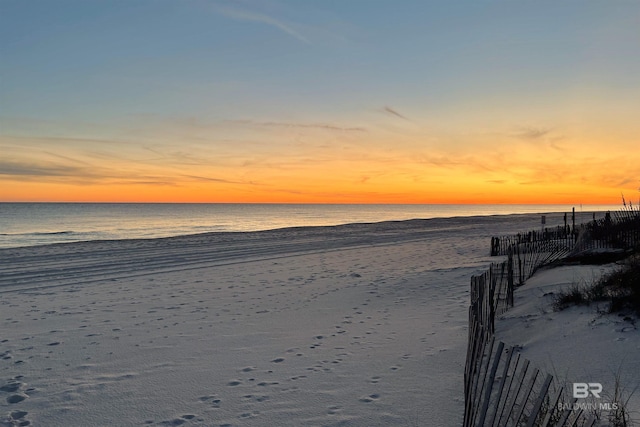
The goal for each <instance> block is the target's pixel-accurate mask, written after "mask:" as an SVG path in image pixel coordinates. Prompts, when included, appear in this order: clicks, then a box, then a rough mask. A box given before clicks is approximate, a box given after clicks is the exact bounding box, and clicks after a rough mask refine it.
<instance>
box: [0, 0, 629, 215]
mask: <svg viewBox="0 0 640 427" xmlns="http://www.w3.org/2000/svg"><path fill="white" fill-rule="evenodd" d="M639 142H640V0H561V1H559V0H455V1H451V0H442V1H433V0H416V1H413V0H398V1H381V0H322V1H321V0H306V1H301V0H260V1H258V0H73V1H71V0H55V1H53V0H40V1H39V0H0V201H5V202H8V201H70V202H71V201H96V202H225V203H235V202H257V203H261V202H273V203H562V204H571V203H575V204H577V203H587V204H588V203H590V204H600V203H601V204H615V203H619V202H620V201H621V194H624V195H625V196H626V197H627V200H635V198H636V197H638V196H639V195H640V193H639V191H640V149H638V146H639V145H638V143H639Z"/></svg>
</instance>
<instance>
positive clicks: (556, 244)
mask: <svg viewBox="0 0 640 427" xmlns="http://www.w3.org/2000/svg"><path fill="white" fill-rule="evenodd" d="M632 213H633V212H632ZM576 230H578V232H576ZM594 242H595V243H594ZM639 244H640V213H639V214H632V215H629V214H628V212H627V214H625V215H621V216H617V215H616V216H615V218H614V219H612V218H611V217H610V216H609V215H607V217H605V218H604V219H602V220H600V221H596V220H594V221H593V222H592V223H589V224H587V225H583V226H580V227H579V228H576V227H575V226H574V227H573V229H572V230H569V229H568V227H566V226H565V227H558V228H557V229H554V230H545V231H544V232H529V233H524V234H518V235H515V236H508V237H506V238H505V237H503V238H495V237H494V238H492V239H491V254H492V255H497V254H505V255H507V260H506V261H504V262H502V263H493V264H491V265H490V267H489V269H488V270H487V271H486V272H484V273H482V274H480V275H476V276H473V277H471V289H470V296H471V305H470V307H469V341H468V348H467V360H466V364H465V372H464V392H465V410H464V424H463V426H464V427H484V426H488V427H503V426H526V427H548V426H558V427H564V426H581V427H587V426H594V425H595V424H596V422H597V417H596V416H595V415H594V414H592V413H587V412H583V410H582V409H580V407H575V406H574V405H573V404H574V402H575V399H570V398H569V396H568V394H567V393H566V391H565V389H564V387H563V386H562V385H561V384H559V383H558V382H557V381H554V378H553V377H552V376H551V375H549V374H545V373H542V372H540V371H539V370H538V369H536V368H532V367H531V363H530V362H529V361H528V360H526V359H525V358H523V357H521V355H520V354H519V353H518V352H517V348H514V347H508V346H506V345H505V344H504V343H503V342H499V343H497V344H496V342H495V338H494V337H493V334H494V332H495V318H496V316H498V315H500V314H502V313H504V312H505V311H507V310H508V309H509V308H510V307H512V306H513V294H514V289H515V288H516V286H518V285H522V284H524V282H525V281H526V280H527V279H528V278H529V277H531V276H532V275H533V274H534V273H535V271H536V270H537V269H538V268H540V267H541V266H543V265H545V264H548V263H551V262H553V261H555V260H558V259H561V258H565V257H567V256H569V255H571V254H575V253H576V252H580V251H583V250H586V249H593V248H599V247H620V248H624V249H627V248H635V249H638V247H639ZM503 245H506V246H503Z"/></svg>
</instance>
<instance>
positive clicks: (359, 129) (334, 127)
mask: <svg viewBox="0 0 640 427" xmlns="http://www.w3.org/2000/svg"><path fill="white" fill-rule="evenodd" d="M225 122H226V123H230V124H239V125H250V126H261V127H279V128H306V129H324V130H331V131H338V132H366V131H367V129H365V128H363V127H346V126H338V125H333V124H329V123H288V122H260V121H254V120H226V121H225Z"/></svg>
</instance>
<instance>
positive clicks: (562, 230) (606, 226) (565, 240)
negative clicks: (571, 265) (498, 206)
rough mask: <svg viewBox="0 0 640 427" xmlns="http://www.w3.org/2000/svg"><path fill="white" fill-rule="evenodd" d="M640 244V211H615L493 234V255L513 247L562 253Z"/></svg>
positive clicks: (528, 250)
mask: <svg viewBox="0 0 640 427" xmlns="http://www.w3.org/2000/svg"><path fill="white" fill-rule="evenodd" d="M639 246H640V212H637V211H631V212H629V211H622V212H615V213H614V215H613V216H611V215H610V214H607V215H606V216H605V217H604V218H600V219H598V220H596V219H594V220H593V221H590V222H588V223H586V224H581V225H579V226H575V225H574V226H569V225H564V226H558V227H556V228H545V229H544V230H537V231H536V230H533V231H529V232H526V233H518V234H515V235H510V236H500V237H492V238H491V256H498V255H508V254H509V252H510V251H513V250H517V251H519V252H520V253H525V252H534V253H540V252H553V253H558V254H559V256H563V255H564V254H565V252H566V255H568V254H569V253H580V252H584V251H588V250H593V249H602V248H616V249H622V250H627V249H632V248H638V247H639Z"/></svg>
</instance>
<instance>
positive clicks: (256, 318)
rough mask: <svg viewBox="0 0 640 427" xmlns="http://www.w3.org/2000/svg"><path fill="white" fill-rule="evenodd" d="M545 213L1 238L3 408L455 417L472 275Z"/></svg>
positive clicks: (21, 415)
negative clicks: (49, 239)
mask: <svg viewBox="0 0 640 427" xmlns="http://www.w3.org/2000/svg"><path fill="white" fill-rule="evenodd" d="M558 218H561V217H560V216H558ZM537 224H539V216H538V215H529V216H528V215H518V216H507V217H476V218H459V219H434V220H428V221H404V222H388V223H380V224H369V225H350V226H340V227H317V228H297V229H288V230H281V231H272V232H256V233H221V234H209V235H198V236H189V237H180V238H169V239H154V240H130V241H111V242H87V243H72V244H61V245H50V246H41V247H32V248H16V249H3V250H0V425H11V426H13V425H21V424H22V425H27V423H30V424H31V425H37V426H133V425H185V426H190V425H204V426H225V425H226V426H231V425H233V426H387V425H394V426H396V425H397V426H423V425H432V426H456V425H460V423H461V421H462V414H463V370H464V369H463V366H464V362H465V355H466V347H467V321H468V305H469V298H468V289H469V280H470V277H471V275H472V274H477V273H479V272H480V271H483V270H485V269H486V268H487V266H488V264H489V262H491V261H495V259H492V258H490V257H489V256H488V253H489V242H490V237H491V236H492V235H502V234H508V233H514V232H518V231H522V230H527V229H530V228H534V227H535V226H536V225H537ZM2 423H4V424H2Z"/></svg>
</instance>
